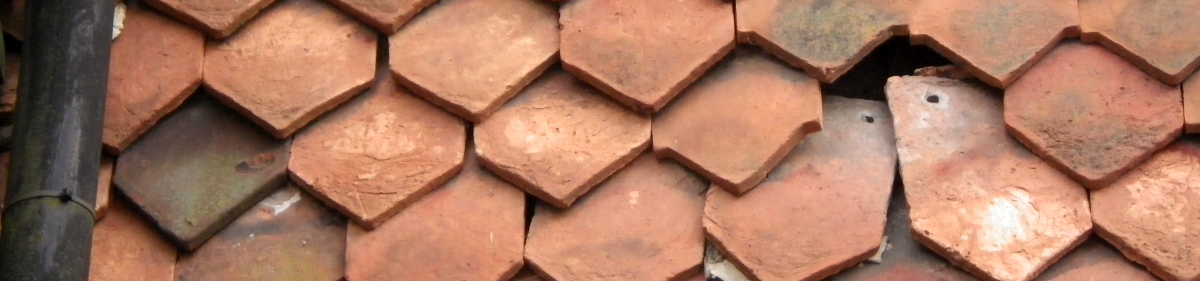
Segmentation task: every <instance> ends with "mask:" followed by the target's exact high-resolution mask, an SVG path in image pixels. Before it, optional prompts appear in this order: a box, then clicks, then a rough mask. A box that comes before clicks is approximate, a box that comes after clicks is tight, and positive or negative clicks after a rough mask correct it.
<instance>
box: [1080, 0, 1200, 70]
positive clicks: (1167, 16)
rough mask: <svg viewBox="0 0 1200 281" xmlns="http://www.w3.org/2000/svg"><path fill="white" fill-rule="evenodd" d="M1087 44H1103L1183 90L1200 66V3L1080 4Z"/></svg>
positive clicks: (1117, 0)
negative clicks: (1187, 78) (1196, 22)
mask: <svg viewBox="0 0 1200 281" xmlns="http://www.w3.org/2000/svg"><path fill="white" fill-rule="evenodd" d="M1079 13H1080V22H1081V23H1080V26H1081V28H1082V29H1083V36H1082V39H1083V41H1084V42H1098V43H1100V44H1101V45H1104V46H1105V47H1107V48H1108V49H1110V50H1113V52H1116V53H1117V54H1120V55H1121V56H1122V57H1124V58H1125V59H1126V60H1129V61H1130V62H1132V63H1134V64H1136V65H1137V66H1138V68H1140V69H1142V71H1145V72H1146V73H1149V74H1150V75H1151V76H1154V77H1155V78H1158V79H1159V80H1162V81H1163V82H1165V83H1168V84H1171V85H1178V84H1179V83H1180V82H1181V81H1183V79H1184V78H1186V77H1188V75H1189V74H1190V73H1192V72H1193V71H1195V70H1196V67H1197V65H1200V36H1196V35H1195V34H1197V33H1198V32H1200V25H1196V24H1195V19H1196V18H1197V17H1200V1H1191V0H1158V1H1138V0H1079Z"/></svg>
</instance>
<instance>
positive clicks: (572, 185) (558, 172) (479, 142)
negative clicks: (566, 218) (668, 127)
mask: <svg viewBox="0 0 1200 281" xmlns="http://www.w3.org/2000/svg"><path fill="white" fill-rule="evenodd" d="M475 144H476V147H475V151H476V153H478V154H479V156H480V158H481V159H480V160H481V162H483V165H484V166H486V167H487V168H488V169H490V170H492V171H494V172H496V173H497V174H499V175H500V176H501V177H503V178H505V179H507V180H508V181H510V182H513V183H514V184H516V185H517V186H519V187H521V188H522V189H525V191H526V192H529V193H530V194H532V195H534V196H537V197H538V198H539V199H542V200H543V201H546V202H548V203H550V204H551V205H554V206H555V207H559V208H566V207H568V206H570V205H571V202H574V201H575V199H576V198H578V197H579V196H580V195H583V194H584V193H586V192H587V191H588V190H589V189H591V188H592V186H594V185H596V184H597V183H599V182H600V181H602V180H604V179H605V178H607V177H608V176H609V175H611V174H612V173H613V172H616V171H617V169H620V168H621V167H623V166H625V164H626V163H629V161H631V160H633V158H634V157H635V156H637V155H638V153H640V152H642V151H643V150H645V149H646V147H648V146H650V118H649V117H648V116H645V115H644V114H640V113H637V112H634V111H631V110H629V109H627V108H625V107H622V106H621V105H620V104H618V103H617V102H616V101H613V100H611V99H608V98H607V97H605V96H604V95H603V94H601V93H600V92H598V91H596V90H595V89H593V88H592V87H590V86H588V85H586V84H584V83H583V82H581V81H579V80H576V79H575V78H573V77H571V75H570V74H567V73H566V72H562V71H550V72H548V73H547V74H546V75H543V76H542V77H541V78H539V79H538V80H536V81H534V82H533V83H532V84H530V85H529V87H527V88H526V89H525V90H524V91H522V92H521V93H520V94H519V95H518V96H517V97H516V98H514V99H513V100H512V101H509V102H508V103H507V104H505V105H504V106H503V107H501V108H500V109H499V110H498V111H496V113H495V114H493V115H492V117H491V118H488V120H485V121H484V122H483V123H480V124H479V125H477V126H476V127H475Z"/></svg>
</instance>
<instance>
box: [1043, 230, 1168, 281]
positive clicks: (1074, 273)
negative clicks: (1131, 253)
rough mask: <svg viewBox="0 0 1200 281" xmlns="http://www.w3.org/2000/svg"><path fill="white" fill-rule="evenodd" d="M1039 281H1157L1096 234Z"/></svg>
mask: <svg viewBox="0 0 1200 281" xmlns="http://www.w3.org/2000/svg"><path fill="white" fill-rule="evenodd" d="M1034 280H1038V281H1080V280H1086V281H1091V280H1113V281H1118V280H1119V281H1156V280H1159V279H1158V278H1154V275H1151V274H1150V272H1148V271H1146V269H1145V268H1143V267H1141V266H1139V265H1138V264H1136V263H1133V262H1132V261H1129V260H1127V259H1125V257H1124V256H1122V255H1121V252H1118V251H1117V249H1115V248H1113V246H1112V245H1108V244H1106V243H1104V241H1103V240H1101V239H1100V238H1097V237H1093V238H1091V239H1088V241H1087V242H1083V244H1080V245H1079V247H1077V248H1075V250H1073V251H1071V253H1069V254H1067V255H1066V256H1064V257H1063V258H1062V259H1061V260H1059V261H1058V262H1056V263H1054V265H1053V266H1051V267H1050V268H1049V269H1046V272H1045V273H1042V275H1041V276H1038V278H1037V279H1034Z"/></svg>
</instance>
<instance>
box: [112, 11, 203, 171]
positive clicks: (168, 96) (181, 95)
mask: <svg viewBox="0 0 1200 281" xmlns="http://www.w3.org/2000/svg"><path fill="white" fill-rule="evenodd" d="M127 15H128V16H127V18H126V21H125V29H124V30H123V31H122V34H121V37H118V38H117V39H116V40H113V43H112V55H111V57H110V59H109V61H110V63H109V68H108V69H109V70H108V73H109V75H108V99H107V102H106V103H105V105H104V106H105V110H104V150H105V151H106V152H108V153H110V154H114V155H115V154H120V153H121V151H123V150H125V148H126V147H129V144H131V143H133V141H134V140H136V139H137V138H138V136H141V134H142V133H145V132H146V130H149V129H150V126H153V125H154V123H155V122H158V120H159V119H162V117H163V116H166V115H167V113H170V112H171V111H172V110H175V108H177V107H179V105H180V104H183V101H184V100H186V99H187V97H188V96H189V95H191V94H192V93H193V92H195V91H196V88H199V87H200V75H201V71H202V70H203V68H204V34H201V33H200V31H197V30H195V29H192V28H190V27H188V26H187V25H184V24H183V23H180V22H177V21H175V20H172V19H170V18H168V17H166V16H164V15H162V14H159V13H158V12H156V11H154V10H153V9H150V7H146V6H145V5H141V4H140V3H131V5H129V8H128V12H127Z"/></svg>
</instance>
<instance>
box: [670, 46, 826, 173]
mask: <svg viewBox="0 0 1200 281" xmlns="http://www.w3.org/2000/svg"><path fill="white" fill-rule="evenodd" d="M820 129H821V89H820V85H819V83H818V82H817V80H814V79H812V78H809V77H808V76H807V75H805V74H804V73H802V72H800V71H797V70H794V69H792V68H789V67H788V66H787V65H784V64H783V63H782V62H778V61H775V60H774V59H772V58H770V57H768V56H767V55H766V54H762V53H757V52H754V51H748V50H738V51H736V52H734V53H733V54H731V55H730V58H728V59H727V60H726V61H725V62H722V63H721V64H720V65H718V66H717V67H716V68H714V69H713V71H712V72H711V73H709V74H708V75H707V76H705V77H704V78H703V79H701V80H700V81H697V82H696V84H695V85H693V86H692V87H691V88H688V90H687V92H685V93H684V94H683V95H680V97H679V98H678V99H677V100H676V101H675V102H674V103H672V105H671V106H670V107H668V108H666V109H663V111H662V112H661V113H659V114H658V115H657V116H655V117H654V154H656V155H658V156H659V157H670V158H674V159H675V160H678V161H679V162H681V163H683V165H684V166H687V167H688V168H691V169H692V170H696V172H698V173H700V174H701V175H704V177H706V178H708V179H709V180H711V181H713V183H716V184H717V185H719V186H721V187H723V188H725V189H726V190H729V192H732V193H734V194H742V193H745V192H746V191H748V190H750V188H752V187H754V185H755V184H758V182H759V181H762V179H763V178H765V177H766V175H767V172H768V171H770V170H771V168H773V167H775V165H776V164H778V163H779V161H780V160H782V159H783V157H784V156H785V155H787V154H788V151H791V150H792V148H794V147H796V144H797V143H799V142H800V140H802V139H804V136H805V135H808V134H809V133H812V132H816V131H819V130H820Z"/></svg>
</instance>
